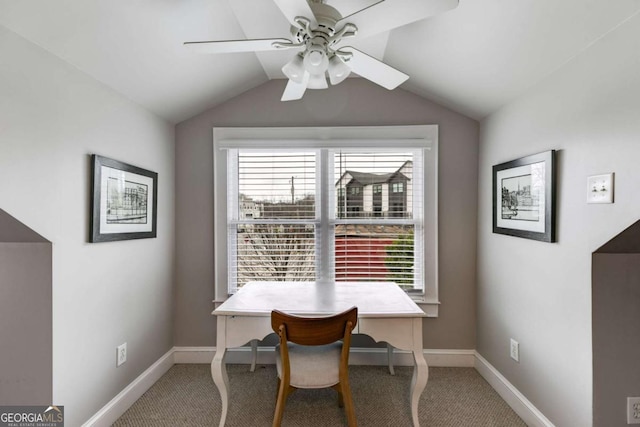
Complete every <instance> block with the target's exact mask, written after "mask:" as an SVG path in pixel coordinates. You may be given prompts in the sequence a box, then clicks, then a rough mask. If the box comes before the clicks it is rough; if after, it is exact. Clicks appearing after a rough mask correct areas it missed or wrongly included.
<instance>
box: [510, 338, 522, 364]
mask: <svg viewBox="0 0 640 427" xmlns="http://www.w3.org/2000/svg"><path fill="white" fill-rule="evenodd" d="M509 355H510V356H511V358H512V359H513V360H515V361H516V362H519V361H520V344H518V341H516V340H514V339H513V338H511V346H510V348H509Z"/></svg>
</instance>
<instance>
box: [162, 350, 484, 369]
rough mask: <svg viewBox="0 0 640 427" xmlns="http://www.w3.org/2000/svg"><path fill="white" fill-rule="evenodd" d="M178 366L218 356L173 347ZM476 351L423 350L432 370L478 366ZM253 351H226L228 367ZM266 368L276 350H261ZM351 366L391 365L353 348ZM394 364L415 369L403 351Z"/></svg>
mask: <svg viewBox="0 0 640 427" xmlns="http://www.w3.org/2000/svg"><path fill="white" fill-rule="evenodd" d="M174 351H175V353H174V354H175V356H174V360H175V363H211V360H213V356H214V354H215V352H216V349H215V347H174ZM475 355H476V352H475V350H424V357H425V359H426V361H427V364H428V365H429V366H433V367H457V368H460V367H467V368H473V367H474V366H475ZM251 359H252V357H251V348H250V347H239V348H232V349H229V350H227V354H226V355H225V361H226V362H227V363H237V364H250V363H251ZM257 363H259V364H263V365H271V364H274V363H276V356H275V352H274V348H273V347H258V361H257ZM349 363H350V364H352V365H380V366H385V365H387V364H388V359H387V349H386V348H358V347H354V348H351V354H350V356H349ZM393 364H394V365H395V366H413V356H412V354H411V353H410V352H408V351H404V350H394V352H393Z"/></svg>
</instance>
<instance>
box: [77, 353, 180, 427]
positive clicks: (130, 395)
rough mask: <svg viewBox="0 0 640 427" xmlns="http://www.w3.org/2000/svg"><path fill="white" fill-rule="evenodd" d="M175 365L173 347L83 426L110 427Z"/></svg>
mask: <svg viewBox="0 0 640 427" xmlns="http://www.w3.org/2000/svg"><path fill="white" fill-rule="evenodd" d="M173 365H174V361H173V348H172V349H171V350H169V351H168V352H166V353H165V354H164V356H162V357H161V358H160V359H158V360H157V361H156V362H155V363H154V364H153V365H151V366H150V367H149V368H148V369H147V370H146V371H144V372H143V373H142V374H140V375H139V376H138V378H136V379H135V380H133V382H132V383H131V384H129V385H128V386H126V387H125V388H124V389H123V390H122V391H121V392H120V393H118V394H117V395H116V397H114V398H113V399H111V401H110V402H109V403H107V404H106V405H105V406H104V407H103V408H102V409H100V410H99V411H98V412H96V414H95V415H94V416H93V417H91V418H90V419H89V420H88V421H87V422H85V423H84V424H83V425H82V427H103V426H104V427H108V426H111V425H112V424H113V423H114V422H116V420H117V419H118V418H120V416H122V414H124V413H125V412H126V410H127V409H129V408H130V407H131V405H133V404H134V403H135V401H136V400H138V399H139V398H140V396H142V395H143V394H144V392H145V391H147V390H149V388H150V387H151V386H152V385H154V384H155V383H156V381H158V380H159V379H160V377H162V376H163V375H164V374H165V373H166V372H167V371H168V370H169V369H171V367H172V366H173Z"/></svg>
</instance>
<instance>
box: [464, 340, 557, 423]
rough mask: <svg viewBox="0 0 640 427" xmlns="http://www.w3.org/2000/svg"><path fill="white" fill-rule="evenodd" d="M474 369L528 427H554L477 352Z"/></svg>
mask: <svg viewBox="0 0 640 427" xmlns="http://www.w3.org/2000/svg"><path fill="white" fill-rule="evenodd" d="M475 368H476V370H477V371H478V372H479V373H480V375H482V376H483V377H484V379H485V380H487V382H488V383H489V384H490V385H491V387H493V388H494V390H495V391H496V392H498V394H499V395H500V397H502V398H503V399H504V401H505V402H507V404H508V405H509V406H510V407H511V409H513V410H514V411H515V413H516V414H518V416H519V417H520V418H522V420H523V421H524V422H525V423H526V424H527V425H528V426H530V427H554V425H553V423H552V422H551V421H549V419H547V417H545V416H544V414H543V413H542V412H540V411H539V410H538V408H536V407H535V406H534V405H533V404H532V403H531V402H530V401H529V400H528V399H527V398H526V397H524V395H523V394H522V393H520V391H518V389H517V388H515V387H514V386H513V384H511V383H510V382H509V381H508V380H507V379H506V378H505V377H504V376H503V375H502V374H501V373H500V372H498V370H497V369H496V368H494V367H493V365H491V364H490V363H489V362H488V361H487V360H486V359H485V358H484V357H482V356H481V355H480V354H479V353H478V352H476V364H475Z"/></svg>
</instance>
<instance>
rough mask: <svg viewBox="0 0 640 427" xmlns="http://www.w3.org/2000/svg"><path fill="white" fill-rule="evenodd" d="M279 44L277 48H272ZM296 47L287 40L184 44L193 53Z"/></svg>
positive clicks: (255, 50)
mask: <svg viewBox="0 0 640 427" xmlns="http://www.w3.org/2000/svg"><path fill="white" fill-rule="evenodd" d="M274 43H275V44H279V45H278V46H274ZM289 44H290V45H291V47H296V46H295V45H293V43H291V41H290V40H287V39H253V40H223V41H203V42H185V43H184V45H185V46H186V47H188V48H190V49H192V50H193V51H194V52H199V53H233V52H258V51H265V50H281V49H286V45H289Z"/></svg>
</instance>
